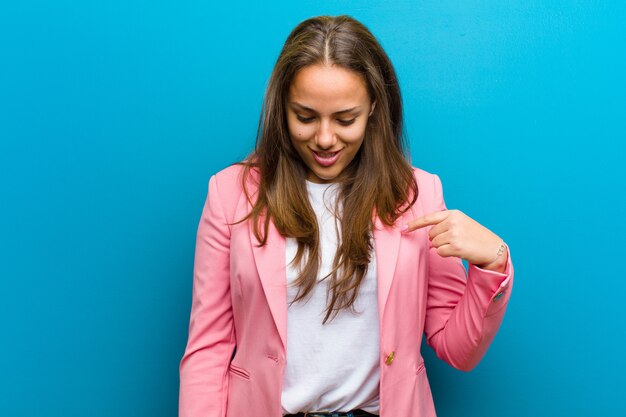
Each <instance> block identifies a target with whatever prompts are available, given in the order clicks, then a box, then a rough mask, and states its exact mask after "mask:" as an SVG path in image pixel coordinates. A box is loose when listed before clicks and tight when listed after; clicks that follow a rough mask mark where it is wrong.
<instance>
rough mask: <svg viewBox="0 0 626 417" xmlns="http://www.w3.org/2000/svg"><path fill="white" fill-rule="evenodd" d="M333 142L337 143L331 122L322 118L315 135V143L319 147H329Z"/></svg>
mask: <svg viewBox="0 0 626 417" xmlns="http://www.w3.org/2000/svg"><path fill="white" fill-rule="evenodd" d="M335 143H337V138H336V136H335V131H334V129H333V127H332V124H331V122H330V121H328V120H325V119H322V121H321V123H320V127H319V130H318V131H317V135H316V136H315V144H316V145H317V146H319V147H320V149H330V148H332V147H333V146H334V145H335Z"/></svg>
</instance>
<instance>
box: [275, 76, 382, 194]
mask: <svg viewBox="0 0 626 417" xmlns="http://www.w3.org/2000/svg"><path fill="white" fill-rule="evenodd" d="M374 106H375V103H371V102H370V97H369V94H368V93H367V87H366V84H365V79H364V77H363V76H362V75H360V74H358V73H356V72H354V71H352V70H348V69H346V68H343V67H339V66H337V65H331V66H328V65H323V64H316V65H310V66H308V67H305V68H303V69H301V70H300V71H298V72H297V73H296V75H295V77H294V79H293V81H292V83H291V86H290V88H289V93H288V95H287V102H286V109H287V125H288V128H289V135H290V136H291V141H292V143H293V145H294V147H295V148H296V150H297V152H298V154H299V155H300V158H302V161H303V162H304V163H305V165H306V166H307V167H308V171H309V175H308V179H309V180H310V181H312V182H317V183H326V182H333V181H335V180H336V178H337V177H338V176H339V174H341V172H342V171H343V170H344V169H345V168H346V167H347V166H348V164H350V162H351V161H352V159H353V158H354V156H355V155H356V153H357V152H358V150H359V148H360V147H361V144H362V143H363V137H364V136H365V129H366V126H367V119H368V118H369V116H370V115H371V112H372V111H373V110H374Z"/></svg>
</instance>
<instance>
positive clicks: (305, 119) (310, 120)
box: [296, 114, 315, 123]
mask: <svg viewBox="0 0 626 417" xmlns="http://www.w3.org/2000/svg"><path fill="white" fill-rule="evenodd" d="M296 117H297V118H298V120H299V121H301V122H302V123H311V122H312V121H313V119H315V117H303V116H300V115H299V114H298V115H296Z"/></svg>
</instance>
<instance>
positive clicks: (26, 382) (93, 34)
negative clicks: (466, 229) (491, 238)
mask: <svg viewBox="0 0 626 417" xmlns="http://www.w3.org/2000/svg"><path fill="white" fill-rule="evenodd" d="M5 3H6V4H5ZM5 3H3V5H2V6H0V177H1V178H2V180H1V182H0V187H1V188H0V192H1V194H0V196H1V197H0V198H1V200H0V212H1V216H0V259H1V260H0V280H1V281H0V282H1V284H2V286H1V290H0V329H1V342H0V375H1V377H0V415H2V416H22V417H35V416H63V417H73V416H81V417H82V416H92V417H98V416H116V417H118V416H133V417H134V416H173V415H175V414H176V410H177V399H178V363H179V360H180V357H181V355H182V353H183V350H184V347H185V343H186V336H187V325H188V319H189V317H188V315H189V308H190V302H191V284H192V281H191V279H192V267H193V253H194V252H193V250H194V243H195V241H194V239H195V232H196V227H197V224H198V220H199V216H200V212H201V209H202V204H203V202H204V198H205V197H206V191H207V182H208V179H209V176H210V175H211V174H212V173H214V172H216V171H217V170H219V169H221V168H223V167H224V166H226V165H228V164H229V163H231V162H234V161H236V160H238V159H240V158H242V157H243V156H244V155H245V154H246V153H247V151H248V150H249V149H250V148H251V146H252V145H253V143H254V134H255V132H256V123H257V120H258V114H259V111H260V106H261V99H262V95H263V90H264V88H265V85H266V82H267V79H268V77H269V74H270V71H271V68H272V66H273V63H274V61H275V59H276V57H277V55H278V52H279V50H280V47H281V46H282V42H283V41H284V40H285V37H286V36H287V34H288V33H289V31H290V30H291V28H292V27H293V26H295V24H297V23H298V22H299V21H301V20H303V19H305V18H307V17H309V16H313V15H318V14H344V13H345V14H350V15H353V16H354V17H356V18H358V19H360V20H362V21H363V22H364V23H365V24H366V25H368V26H369V28H370V29H371V30H372V31H373V32H374V34H375V35H376V36H377V37H378V38H379V39H380V41H381V43H382V44H383V46H384V47H385V48H386V50H387V51H388V53H389V55H390V56H391V58H392V60H393V62H394V63H395V66H396V69H397V71H398V74H399V77H400V81H401V87H402V89H403V94H404V100H405V105H406V121H407V132H408V135H409V138H410V141H411V149H412V158H413V162H414V164H415V165H417V166H420V167H422V168H424V169H426V170H428V171H431V172H435V173H438V174H439V175H440V176H441V178H442V180H443V184H444V190H445V193H446V200H447V203H448V206H449V207H450V208H458V209H461V210H462V211H464V212H466V213H467V214H469V215H470V216H472V217H474V218H475V219H477V220H478V221H480V222H482V223H483V224H484V225H485V226H487V227H489V228H491V229H492V230H494V231H495V232H496V233H498V234H500V235H501V236H502V237H503V238H504V239H505V240H506V241H507V242H508V243H509V245H510V247H511V250H512V257H513V260H514V262H515V266H516V284H515V289H514V293H513V296H512V299H511V303H510V305H509V310H508V312H507V316H506V317H505V320H504V323H503V326H502V328H501V331H500V333H499V334H498V336H497V337H496V339H495V341H494V343H493V345H492V347H491V349H490V351H489V352H488V354H487V356H486V357H485V359H484V360H483V362H482V363H481V364H480V365H479V366H478V367H477V368H476V369H475V370H474V371H473V372H471V373H467V374H466V373H462V372H459V371H455V370H454V369H452V368H450V367H448V366H447V365H446V364H444V363H443V362H441V361H439V360H438V359H436V358H435V357H434V355H433V354H432V353H431V351H430V350H428V352H427V355H426V359H427V367H428V374H429V377H430V379H431V382H432V387H433V393H434V397H435V401H436V404H437V407H438V412H439V416H440V417H446V416H450V417H452V416H460V415H463V416H465V417H473V416H477V417H478V416H480V417H486V416H503V415H504V416H508V417H516V416H520V417H521V416H524V417H527V416H552V415H569V416H590V415H594V416H604V415H607V416H609V415H618V414H620V413H621V414H622V415H624V414H623V413H625V412H626V405H625V404H624V402H623V401H621V400H620V399H619V397H621V396H622V394H623V392H624V383H623V375H624V374H625V373H626V359H625V358H624V353H625V352H626V342H625V339H626V330H625V329H626V326H625V325H624V320H625V319H626V314H625V313H626V311H625V310H626V307H625V303H624V302H623V301H622V298H623V296H624V293H625V291H626V283H625V276H624V275H625V274H624V272H623V269H622V265H623V262H624V253H625V249H626V247H625V243H624V242H625V240H624V236H625V235H626V222H625V221H624V211H625V210H624V203H625V197H624V188H625V187H624V177H625V176H624V174H623V173H622V168H620V166H622V167H623V161H624V156H625V152H624V150H625V145H624V141H625V139H626V134H625V133H624V132H625V131H626V122H625V120H626V76H625V74H626V47H625V46H624V44H625V42H624V41H626V29H625V27H626V26H625V25H624V21H625V20H626V9H625V7H624V6H623V5H622V4H624V3H623V2H618V1H615V2H608V1H606V2H601V1H565V0H560V1H559V0H555V1H545V0H543V1H539V0H537V1H528V0H526V1H505V2H500V1H493V2H488V1H465V2H452V1H353V2H348V1H333V2H331V1H319V0H317V1H300V2H297V3H294V2H287V1H285V2H274V3H273V4H272V5H271V6H267V5H258V4H251V3H250V4H248V3H241V2H237V1H235V2H229V3H228V5H227V6H226V5H225V4H219V5H217V6H214V5H211V4H210V3H211V2H207V1H205V2H198V1H184V0H183V1H178V2H159V1H157V2H148V1H138V0H125V1H118V0H112V1H108V2H77V1H67V0H66V1H57V2H34V1H20V2H16V4H12V5H10V6H9V5H8V2H5ZM89 3H91V4H89ZM258 3H262V2H258Z"/></svg>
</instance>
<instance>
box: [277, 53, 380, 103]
mask: <svg viewBox="0 0 626 417" xmlns="http://www.w3.org/2000/svg"><path fill="white" fill-rule="evenodd" d="M288 100H289V101H297V102H298V103H300V104H302V105H304V106H307V107H311V108H314V109H316V110H318V111H324V110H328V111H331V110H333V109H334V108H335V107H337V106H339V107H354V106H358V105H362V104H365V103H368V102H369V97H368V94H367V87H366V84H365V79H364V77H363V76H362V75H361V74H359V73H357V72H355V71H352V70H349V69H346V68H343V67H340V66H337V65H326V64H316V65H309V66H307V67H304V68H303V69H301V70H300V71H298V72H297V73H296V75H295V76H294V78H293V80H292V82H291V85H290V87H289V96H288Z"/></svg>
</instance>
